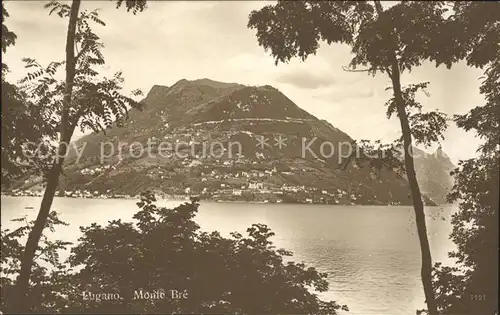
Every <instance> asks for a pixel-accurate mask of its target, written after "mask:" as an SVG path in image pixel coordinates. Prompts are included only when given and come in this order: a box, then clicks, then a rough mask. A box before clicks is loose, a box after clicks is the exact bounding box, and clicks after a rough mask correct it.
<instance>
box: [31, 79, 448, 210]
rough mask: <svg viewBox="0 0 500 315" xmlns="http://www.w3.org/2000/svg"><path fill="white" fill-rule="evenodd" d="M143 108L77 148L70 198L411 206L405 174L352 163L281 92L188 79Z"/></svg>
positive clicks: (341, 145)
mask: <svg viewBox="0 0 500 315" xmlns="http://www.w3.org/2000/svg"><path fill="white" fill-rule="evenodd" d="M142 103H143V104H144V106H143V109H142V110H135V109H133V110H131V111H130V118H129V120H127V121H126V122H125V126H124V127H122V128H118V127H115V128H112V129H109V130H107V131H106V133H94V134H90V135H87V136H84V137H82V138H80V139H78V140H77V141H76V142H75V143H74V145H75V146H74V148H73V149H72V150H71V151H70V153H69V156H68V159H67V160H66V170H65V176H62V179H61V182H60V187H59V189H60V192H61V194H66V195H82V194H83V195H87V196H88V195H89V194H90V195H95V194H98V195H100V194H107V195H109V194H112V195H132V196H134V195H136V194H138V193H140V192H141V191H144V190H154V191H156V192H158V193H163V194H167V195H170V196H172V195H186V194H189V195H199V196H200V197H201V198H205V199H214V200H246V201H262V202H307V203H333V204H403V205H409V204H411V197H410V195H409V189H408V183H407V181H406V179H405V178H404V176H401V175H400V174H397V173H396V172H393V171H390V170H385V169H383V170H381V171H374V170H373V169H371V168H369V167H367V166H362V165H357V164H356V163H355V162H350V163H346V160H347V159H346V157H347V156H348V155H349V150H355V147H352V146H351V148H349V146H350V145H351V144H352V143H353V139H352V138H351V137H349V135H347V134H346V133H344V132H342V131H341V130H339V129H337V128H335V127H334V126H332V125H331V124H330V123H328V122H326V121H325V120H320V119H318V118H316V117H314V116H313V115H311V114H309V113H308V112H306V111H304V110H303V109H301V108H300V107H299V106H297V105H296V104H295V103H293V102H292V101H291V100H290V99H288V98H287V97H286V96H285V95H284V94H283V93H281V92H280V91H279V90H277V89H276V88H274V87H271V86H268V85H266V86H259V87H257V86H244V85H241V84H237V83H223V82H216V81H213V80H209V79H200V80H194V81H188V80H186V79H183V80H180V81H178V82H177V83H175V84H174V85H172V86H170V87H169V86H161V85H155V86H153V87H152V88H151V90H150V91H149V93H148V94H147V96H146V98H145V99H144V100H143V101H142ZM78 152H82V154H81V156H80V157H79V155H78ZM419 163H420V162H419ZM419 165H420V164H419ZM421 165H422V166H421V167H419V169H423V170H431V169H430V168H429V165H431V166H432V167H435V168H436V172H438V171H439V172H441V170H440V169H439V165H438V164H436V163H434V164H433V162H431V160H429V161H427V160H425V161H423V162H422V163H421ZM425 172H427V173H426V174H431V175H432V174H433V173H432V172H433V171H432V170H431V171H425ZM425 172H424V173H425ZM426 178H427V177H426ZM429 178H431V179H432V178H433V177H432V176H431V177H429ZM430 182H431V183H434V181H430ZM29 185H31V186H32V188H33V187H35V188H36V187H37V186H36V183H33V182H30V184H29ZM25 186H26V185H25ZM431 186H432V185H431ZM439 187H440V186H439ZM24 188H26V187H24ZM429 189H431V188H429ZM427 193H429V191H427ZM426 202H427V203H428V204H433V202H432V200H431V199H430V198H427V197H426Z"/></svg>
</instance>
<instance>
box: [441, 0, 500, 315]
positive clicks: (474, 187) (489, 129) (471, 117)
mask: <svg viewBox="0 0 500 315" xmlns="http://www.w3.org/2000/svg"><path fill="white" fill-rule="evenodd" d="M455 12H456V16H455V21H456V22H457V24H458V25H462V29H463V32H462V33H460V34H461V36H463V37H462V42H463V43H464V44H463V46H464V47H465V49H467V51H468V53H467V56H466V60H467V63H468V64H469V65H471V66H476V67H480V68H485V72H484V74H485V78H483V79H484V80H483V81H482V84H481V87H480V93H481V94H482V95H483V96H484V97H485V100H486V103H485V104H484V105H478V106H476V107H474V108H473V109H472V110H470V111H469V112H468V113H466V114H463V115H455V117H454V120H455V122H456V123H457V125H458V126H459V127H461V128H463V129H464V130H466V131H473V132H475V133H476V134H477V135H478V136H479V137H480V138H481V139H482V140H483V141H484V142H483V144H481V145H480V147H479V148H478V157H477V158H473V159H469V160H465V161H460V163H459V167H458V168H457V169H456V170H455V171H454V175H455V185H454V187H453V191H452V193H451V194H450V195H449V199H450V201H457V202H458V205H459V209H458V212H457V213H456V214H454V215H453V217H452V224H453V231H452V233H451V235H450V238H451V239H452V241H453V242H454V243H455V244H456V246H457V249H456V250H455V251H453V252H451V253H449V256H450V257H451V258H454V259H455V260H456V266H455V267H449V266H443V265H442V264H441V263H438V264H436V266H435V268H434V283H435V289H436V292H437V297H438V303H439V306H440V308H441V310H442V312H443V314H454V313H461V314H471V315H472V314H474V315H483V314H494V313H495V312H497V313H498V263H499V261H498V250H499V243H498V237H499V235H498V208H499V189H500V187H499V186H500V185H499V181H500V178H499V170H500V165H499V158H500V143H499V141H500V125H499V124H500V57H499V56H500V15H499V14H498V13H499V12H500V6H498V4H494V3H477V2H467V3H462V2H461V3H456V4H455Z"/></svg>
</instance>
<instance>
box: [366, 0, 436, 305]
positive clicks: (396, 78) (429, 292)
mask: <svg viewBox="0 0 500 315" xmlns="http://www.w3.org/2000/svg"><path fill="white" fill-rule="evenodd" d="M374 2H375V10H376V11H377V13H378V15H379V16H380V15H381V14H382V12H383V7H382V4H381V3H380V1H378V0H376V1H374ZM391 37H392V39H393V47H388V48H389V49H391V50H392V52H391V53H390V54H389V56H388V57H389V60H390V62H391V67H390V71H389V69H386V71H387V73H388V74H389V76H390V78H391V81H392V88H393V91H394V99H395V101H396V107H397V111H398V116H399V122H400V123H401V132H402V133H403V146H404V147H403V151H404V157H405V169H406V176H407V177H408V183H409V185H410V191H411V199H412V202H413V209H414V211H415V222H416V224H417V232H418V239H419V241H420V253H421V256H422V267H421V270H420V277H421V278H422V285H423V287H424V294H425V303H426V304H427V311H428V312H429V315H438V312H437V304H436V298H435V296H434V290H433V288H432V257H431V249H430V246H429V239H428V238H427V227H426V223H425V213H424V203H423V202H422V194H421V193H420V188H419V187H418V181H417V175H416V174H415V164H414V161H413V154H412V153H413V144H412V140H411V128H410V123H409V122H408V116H407V113H406V106H405V102H404V99H403V93H402V91H401V75H400V70H399V63H398V59H397V56H396V49H397V45H398V43H397V40H396V38H395V34H391Z"/></svg>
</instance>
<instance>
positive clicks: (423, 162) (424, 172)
mask: <svg viewBox="0 0 500 315" xmlns="http://www.w3.org/2000/svg"><path fill="white" fill-rule="evenodd" d="M455 168H456V166H455V165H454V164H453V163H452V162H451V160H450V158H449V157H448V155H446V153H445V152H444V151H443V150H442V148H441V146H439V147H438V149H437V150H436V151H435V152H434V153H432V154H428V153H425V152H423V151H420V152H418V154H416V157H415V171H416V173H417V180H418V182H419V185H420V190H421V191H422V193H423V194H426V195H427V196H429V197H430V198H431V199H432V200H434V201H435V202H436V203H437V204H444V203H446V196H447V195H448V193H450V191H451V189H452V188H453V177H452V176H451V175H450V172H451V171H452V170H453V169H455Z"/></svg>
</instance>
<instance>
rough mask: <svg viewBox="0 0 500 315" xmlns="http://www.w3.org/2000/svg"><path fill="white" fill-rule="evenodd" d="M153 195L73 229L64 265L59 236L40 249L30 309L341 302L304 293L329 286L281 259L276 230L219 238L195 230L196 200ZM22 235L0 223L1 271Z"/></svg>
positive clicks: (317, 309)
mask: <svg viewBox="0 0 500 315" xmlns="http://www.w3.org/2000/svg"><path fill="white" fill-rule="evenodd" d="M155 201H156V199H155V197H154V195H153V194H151V193H149V192H148V193H144V194H142V196H141V200H140V201H139V202H138V203H137V205H138V207H139V211H138V212H137V213H136V214H135V215H134V219H135V220H136V222H135V223H126V222H122V221H121V220H117V221H111V222H109V224H108V225H107V226H104V227H103V226H100V225H97V224H92V225H91V226H89V227H82V228H80V229H81V231H82V232H83V236H82V237H81V238H80V239H79V241H78V244H77V245H76V246H75V247H73V248H72V249H71V252H72V253H71V256H70V258H69V259H68V263H69V265H70V266H71V268H67V267H66V266H65V265H64V264H60V263H59V262H58V257H57V255H55V253H56V252H57V249H58V248H61V247H63V246H65V245H67V244H65V243H62V242H59V243H57V244H54V243H50V244H49V246H47V245H45V246H44V247H42V248H40V250H39V254H40V257H42V258H44V257H48V261H49V262H51V263H52V265H53V266H54V270H53V271H51V272H50V273H49V271H48V270H47V269H45V268H43V267H41V266H40V265H36V266H35V267H34V270H35V272H33V277H32V279H31V280H32V281H31V282H32V285H31V292H30V295H31V296H30V297H31V298H30V300H31V301H33V302H32V305H31V310H32V311H33V312H48V311H50V312H68V313H75V312H77V313H101V314H104V313H159V312H161V313H174V312H175V313H232V314H256V313H260V314H278V313H282V314H283V313H285V314H336V312H337V311H338V310H339V309H344V310H347V307H346V306H341V305H338V304H337V303H335V302H325V301H322V300H320V299H319V298H318V297H317V295H316V294H314V293H311V292H310V291H311V290H310V289H311V288H313V289H315V290H316V291H319V292H323V291H326V290H327V289H328V283H327V281H326V279H325V278H326V274H324V273H319V272H318V271H316V270H315V269H314V268H306V266H305V265H304V264H301V263H293V262H285V261H284V258H285V257H286V256H291V253H290V252H288V251H285V250H283V249H276V248H275V247H274V246H273V245H272V242H270V241H269V238H270V237H271V236H273V235H274V233H273V232H271V231H270V229H269V228H268V227H267V226H265V225H262V224H254V225H252V226H251V227H250V228H248V229H247V233H248V235H247V236H243V235H241V234H239V233H232V234H231V237H230V238H224V237H222V236H221V235H220V234H219V233H218V232H212V233H206V232H200V230H199V226H198V225H197V224H196V223H195V222H194V221H193V218H194V216H195V215H196V212H197V210H198V206H199V204H198V203H197V200H192V201H191V202H190V203H184V204H182V205H180V206H178V207H176V208H174V209H167V208H163V207H158V206H157V205H156V204H155ZM54 219H55V220H56V221H57V222H58V223H60V221H58V220H57V218H56V217H55V216H53V217H52V220H51V222H54ZM25 230H26V229H25ZM25 230H23V231H25ZM20 234H22V233H14V235H12V233H10V235H8V234H7V233H5V232H2V253H3V255H2V273H4V274H5V273H6V271H7V269H10V271H9V272H10V273H11V275H12V274H15V272H16V270H17V269H18V268H17V266H16V265H18V257H19V254H20V250H21V246H20V243H19V242H17V241H16V240H15V239H16V238H17V237H19V236H20ZM44 244H47V241H45V242H44ZM9 266H10V267H9ZM12 286H13V281H12V280H9V278H7V277H5V276H2V295H3V297H4V299H3V301H4V302H2V307H3V309H4V310H5V309H6V307H8V305H4V303H5V301H6V300H7V302H8V299H9V293H11V292H12ZM170 290H176V291H178V292H187V297H186V298H179V299H172V298H171V292H170ZM141 291H142V297H143V298H140V297H141ZM159 292H165V297H164V298H159V299H147V298H146V297H147V293H150V294H152V296H153V297H160V296H159V295H160V293H159ZM91 294H93V295H91ZM98 294H101V295H100V296H98ZM103 294H104V295H103ZM118 296H119V298H117V297H118ZM95 299H100V301H95ZM7 310H8V309H7Z"/></svg>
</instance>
